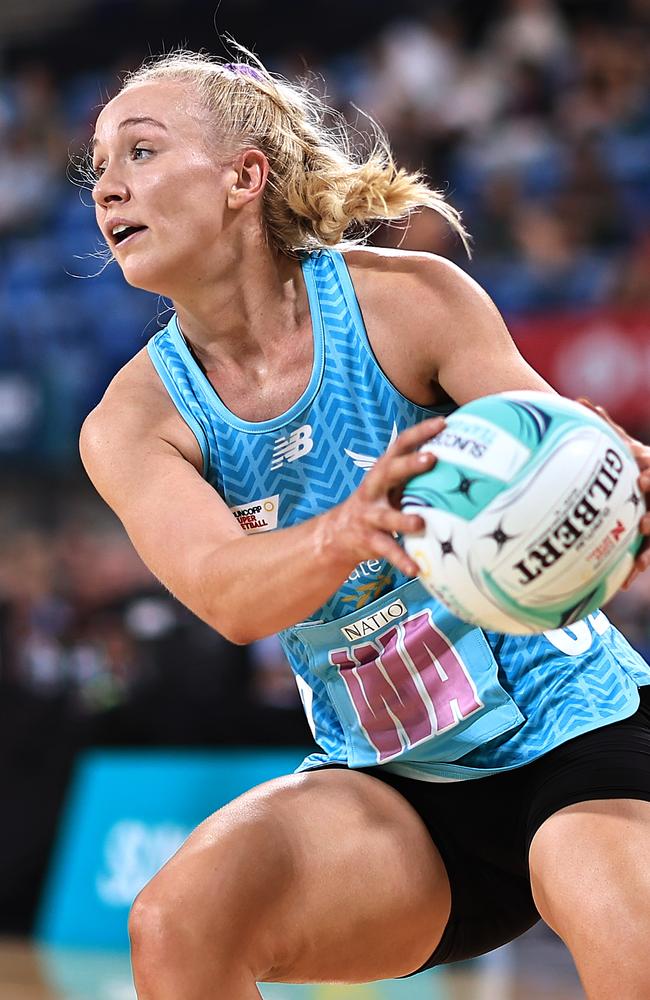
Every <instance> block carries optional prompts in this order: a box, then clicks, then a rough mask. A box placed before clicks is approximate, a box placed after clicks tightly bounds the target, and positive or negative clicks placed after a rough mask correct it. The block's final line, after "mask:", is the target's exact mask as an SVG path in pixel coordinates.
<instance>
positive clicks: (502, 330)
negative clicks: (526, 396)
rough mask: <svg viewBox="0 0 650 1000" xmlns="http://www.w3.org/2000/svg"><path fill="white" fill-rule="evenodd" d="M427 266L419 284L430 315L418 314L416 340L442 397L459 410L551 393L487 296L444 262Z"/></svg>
mask: <svg viewBox="0 0 650 1000" xmlns="http://www.w3.org/2000/svg"><path fill="white" fill-rule="evenodd" d="M428 263H429V266H428V268H426V269H425V273H423V274H422V275H421V277H420V281H421V282H422V283H423V285H424V289H423V297H422V301H423V302H428V304H429V310H427V309H426V308H425V309H424V310H422V313H421V318H422V323H423V326H422V328H421V329H420V331H419V336H420V337H421V338H422V343H423V349H424V350H425V351H428V352H429V353H430V356H431V367H432V369H433V371H434V373H435V374H434V377H435V379H436V381H437V382H438V384H439V385H440V386H441V387H442V389H443V390H444V391H445V392H446V393H447V395H449V396H450V397H451V398H452V399H453V400H454V401H455V402H456V403H458V404H459V405H462V404H463V403H467V402H469V401H470V400H471V399H476V398H477V397H479V396H486V395H489V394H490V393H493V392H505V391H508V390H515V389H537V390H540V391H542V392H553V389H552V387H551V386H550V385H549V384H548V382H546V381H545V380H544V379H543V378H542V376H541V375H539V374H538V373H537V372H536V371H535V370H534V369H533V368H531V366H530V365H529V364H528V362H527V361H526V360H525V359H524V358H523V357H522V356H521V354H520V352H519V351H518V349H517V347H516V345H515V344H514V342H513V340H512V337H511V336H510V333H509V332H508V329H507V327H506V325H505V323H504V321H503V319H502V317H501V315H500V313H499V311H498V309H497V308H496V306H495V305H494V303H493V302H492V300H491V299H490V297H489V295H488V294H487V292H485V291H484V290H483V289H482V288H481V287H480V286H479V285H478V284H477V283H476V282H475V281H474V280H473V279H472V278H470V277H469V275H467V274H465V273H464V272H463V271H461V269H460V268H458V267H456V266H455V265H454V264H451V263H450V262H449V261H444V260H441V259H440V258H429V261H428ZM427 313H428V314H427Z"/></svg>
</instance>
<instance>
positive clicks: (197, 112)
mask: <svg viewBox="0 0 650 1000" xmlns="http://www.w3.org/2000/svg"><path fill="white" fill-rule="evenodd" d="M131 118H152V119H154V120H156V121H158V122H160V123H161V125H163V126H164V127H165V128H166V129H167V131H168V132H169V133H171V134H172V135H180V136H181V137H182V138H190V136H192V135H201V136H202V135H203V134H204V133H205V126H206V111H205V108H204V107H203V105H202V104H201V100H200V98H199V96H198V95H197V93H196V91H195V90H194V89H192V88H191V87H190V86H189V85H188V84H184V83H182V82H180V81H178V80H173V81H172V80H155V81H150V82H147V83H138V84H135V85H134V86H133V87H129V88H128V89H127V90H123V91H122V92H121V93H120V94H118V95H117V97H114V98H113V100H112V101H109V102H108V104H107V105H106V106H105V107H104V108H103V109H102V111H101V113H100V115H99V117H98V118H97V123H96V125H95V137H94V142H95V145H97V144H102V143H107V142H110V141H111V139H113V138H115V137H116V136H117V134H118V132H119V131H120V125H121V123H123V122H125V121H127V120H128V119H131Z"/></svg>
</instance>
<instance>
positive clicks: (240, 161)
mask: <svg viewBox="0 0 650 1000" xmlns="http://www.w3.org/2000/svg"><path fill="white" fill-rule="evenodd" d="M233 167H234V169H235V171H236V173H237V178H236V180H235V183H234V184H233V185H232V187H231V188H230V191H229V192H228V208H234V209H237V208H242V207H243V206H244V205H247V204H248V203H249V202H250V201H254V199H255V198H258V197H259V195H260V194H261V193H262V191H263V190H264V188H265V186H266V180H267V177H268V175H269V161H268V160H267V158H266V156H265V155H264V153H262V151H261V150H259V149H247V150H245V152H243V153H240V155H239V156H238V157H237V159H236V160H235V162H234V164H233Z"/></svg>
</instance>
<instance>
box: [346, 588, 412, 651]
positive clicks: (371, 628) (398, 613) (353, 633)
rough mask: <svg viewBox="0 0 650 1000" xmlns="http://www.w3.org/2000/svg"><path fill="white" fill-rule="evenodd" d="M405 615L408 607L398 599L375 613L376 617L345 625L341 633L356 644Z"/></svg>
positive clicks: (371, 616)
mask: <svg viewBox="0 0 650 1000" xmlns="http://www.w3.org/2000/svg"><path fill="white" fill-rule="evenodd" d="M405 614H406V605H405V604H404V601H401V600H399V598H398V599H397V600H395V601H391V603H390V604H387V605H386V606H385V607H383V608H381V609H380V610H379V611H375V613H374V615H368V617H367V618H360V619H359V620H358V621H356V622H353V623H352V624H351V625H343V627H342V628H341V632H342V633H343V635H344V636H345V638H346V639H349V641H350V642H355V641H356V640H357V639H363V638H364V637H365V636H367V635H371V634H372V633H373V632H378V631H379V629H380V628H383V627H384V625H392V624H393V622H394V621H395V619H396V618H401V617H402V615H405Z"/></svg>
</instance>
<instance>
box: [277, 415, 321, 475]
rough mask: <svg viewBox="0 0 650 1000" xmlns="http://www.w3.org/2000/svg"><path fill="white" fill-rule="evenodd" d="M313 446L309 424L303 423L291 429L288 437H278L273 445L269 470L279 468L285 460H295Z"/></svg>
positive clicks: (302, 456)
mask: <svg viewBox="0 0 650 1000" xmlns="http://www.w3.org/2000/svg"><path fill="white" fill-rule="evenodd" d="M313 447H314V439H313V437H312V428H311V426H310V424H303V425H302V427H298V429H297V430H295V431H292V432H291V434H290V435H289V437H284V436H283V437H279V438H277V439H276V441H275V444H274V445H273V459H272V461H271V470H274V469H279V468H280V466H282V465H284V463H285V462H295V461H296V460H297V459H299V458H304V457H305V455H308V454H309V452H310V451H311V450H312V448H313Z"/></svg>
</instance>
